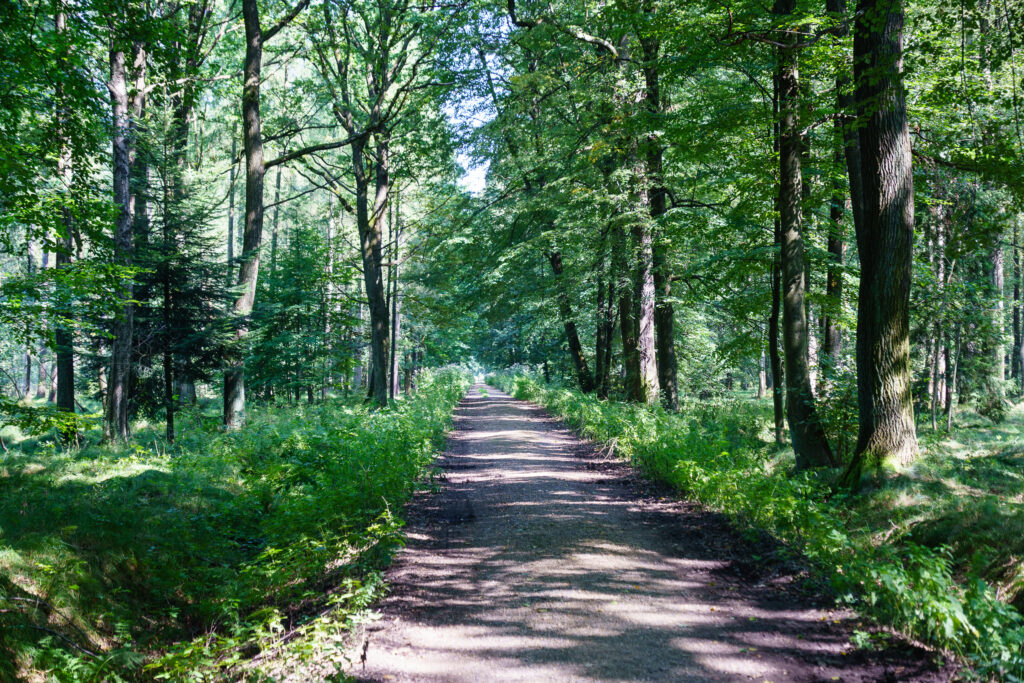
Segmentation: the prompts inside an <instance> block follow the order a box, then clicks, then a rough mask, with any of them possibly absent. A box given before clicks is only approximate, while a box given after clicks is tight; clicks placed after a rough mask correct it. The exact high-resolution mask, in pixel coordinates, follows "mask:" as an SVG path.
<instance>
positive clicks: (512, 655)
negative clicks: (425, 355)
mask: <svg viewBox="0 0 1024 683" xmlns="http://www.w3.org/2000/svg"><path fill="white" fill-rule="evenodd" d="M481 388H482V387H480V386H476V387H473V389H472V390H471V391H470V393H469V395H468V396H467V397H466V399H465V400H464V401H463V402H462V403H461V405H460V406H459V408H458V410H457V412H456V422H455V431H454V432H453V433H452V435H451V437H450V442H449V448H448V452H447V453H446V455H445V456H444V458H443V459H442V460H441V462H440V466H441V468H442V469H443V471H444V480H443V481H442V482H441V490H440V491H439V492H438V493H436V494H424V495H422V496H420V497H419V498H418V499H417V500H416V501H415V502H414V503H413V505H412V506H411V508H410V518H409V527H408V546H407V547H406V548H405V549H404V550H403V551H402V552H401V553H399V555H398V557H397V558H396V561H395V565H394V566H393V567H392V569H391V571H390V572H389V582H390V583H391V593H390V595H389V596H388V597H387V598H386V599H385V600H384V601H383V603H382V605H381V606H380V609H381V613H382V618H381V620H380V621H378V622H374V623H372V624H370V625H369V626H368V627H367V628H366V630H365V632H364V633H362V634H361V635H360V638H359V640H358V641H357V649H356V652H355V655H354V656H353V660H354V661H355V662H356V663H355V666H354V668H353V670H352V671H351V672H350V673H351V674H352V675H355V676H356V677H357V679H358V680H362V681H634V680H637V681H704V680H708V681H720V680H748V679H753V680H756V681H775V682H779V681H833V680H841V681H884V680H913V681H919V680H928V681H939V680H947V679H948V678H949V676H950V674H949V671H948V670H936V668H935V665H934V664H932V661H931V660H932V658H931V657H929V656H928V655H927V654H926V653H922V652H920V651H918V650H914V649H913V648H910V647H908V646H905V645H901V646H894V647H892V648H890V649H889V650H887V651H884V652H864V651H854V650H852V649H851V647H850V644H849V637H850V634H851V632H852V631H853V629H854V628H856V622H855V620H854V619H853V618H852V617H851V615H849V614H846V613H843V612H839V611H833V610H829V609H827V608H824V607H822V604H823V603H822V602H821V601H820V600H816V599H815V598H814V597H813V596H808V595H806V594H804V593H802V592H801V591H800V589H799V585H800V582H799V581H796V580H794V577H793V574H794V573H795V572H796V571H797V570H796V569H794V568H793V567H788V566H786V565H785V563H783V562H781V561H779V560H777V559H775V560H773V561H772V562H768V564H769V565H772V564H773V563H774V569H772V568H770V567H769V568H768V569H764V568H763V565H764V563H763V562H761V561H760V560H761V557H760V555H759V553H765V554H767V555H771V556H773V557H774V554H773V553H772V548H771V547H770V546H771V544H770V542H768V541H766V540H762V541H759V542H750V541H743V540H741V539H740V537H738V536H737V535H736V534H735V533H734V532H733V531H731V530H730V528H729V527H728V525H727V524H726V523H725V522H723V521H722V519H721V518H720V517H719V516H717V515H714V514H711V513H707V512H704V511H701V510H700V509H699V508H697V507H695V506H693V505H690V504H686V503H679V502H676V501H672V500H666V499H664V498H659V497H658V496H657V494H656V493H655V494H652V489H651V487H649V486H647V487H645V486H644V485H643V483H642V482H640V481H639V480H638V479H637V478H636V477H635V476H634V475H633V474H631V472H630V470H629V469H628V468H627V467H625V466H623V465H621V464H617V463H613V462H608V461H607V460H606V459H603V458H602V457H601V456H599V455H598V454H596V453H595V452H594V448H593V446H592V445H588V444H586V443H585V442H583V441H581V440H580V439H579V438H577V437H576V436H575V435H574V434H573V433H572V432H571V431H569V430H568V429H566V428H565V426H564V425H563V424H561V423H560V422H558V421H557V420H555V419H553V418H552V417H551V416H549V415H548V414H547V413H546V412H545V411H543V410H542V409H540V408H538V407H536V406H534V405H531V404H529V403H526V402H523V401H518V400H515V399H513V398H511V397H509V396H508V395H507V394H504V393H502V392H500V391H498V390H497V389H494V388H491V387H486V388H485V391H486V392H487V395H486V396H484V395H482V394H481V392H480V389H481ZM362 657H365V662H364V663H362V664H360V659H361V658H362Z"/></svg>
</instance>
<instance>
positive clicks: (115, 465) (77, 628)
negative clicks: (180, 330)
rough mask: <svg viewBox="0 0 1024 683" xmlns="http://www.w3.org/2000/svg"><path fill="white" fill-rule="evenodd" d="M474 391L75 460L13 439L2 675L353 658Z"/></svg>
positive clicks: (261, 416)
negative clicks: (461, 403)
mask: <svg viewBox="0 0 1024 683" xmlns="http://www.w3.org/2000/svg"><path fill="white" fill-rule="evenodd" d="M467 386H468V383H467V381H466V379H465V378H464V377H463V376H462V375H461V374H460V373H458V372H455V371H446V372H443V373H440V374H439V375H438V376H437V377H435V378H434V379H433V380H432V381H430V382H428V383H427V384H426V385H425V386H424V388H422V389H421V391H420V392H419V393H418V394H417V395H416V396H415V397H414V398H412V399H410V400H407V401H405V402H403V403H402V404H400V405H399V406H398V407H396V408H394V409H392V410H389V411H383V412H376V413H374V412H369V411H368V410H367V409H365V408H364V407H362V406H353V405H346V404H345V403H344V402H327V403H324V404H321V405H315V406H299V407H291V406H288V407H280V408H274V407H262V408H259V409H257V410H254V411H253V412H252V413H250V416H249V419H248V423H247V425H246V427H245V428H244V429H243V430H240V431H238V432H235V433H225V432H223V431H222V430H221V429H220V427H219V420H218V419H217V418H216V417H215V416H211V415H204V414H202V413H200V412H197V411H185V412H183V413H182V415H181V418H180V422H179V425H180V435H181V436H180V438H179V440H178V442H177V443H176V444H175V445H174V446H173V447H169V446H168V445H167V444H166V443H165V442H164V441H163V440H162V439H161V438H159V437H158V436H157V434H158V433H159V432H160V430H159V427H160V425H153V426H151V427H150V426H146V425H140V429H139V430H137V432H136V436H135V438H134V439H133V441H132V442H130V443H128V444H126V445H122V446H119V447H110V446H101V445H97V444H95V443H92V442H94V441H95V438H94V435H88V437H89V438H87V439H86V441H87V442H90V443H89V445H87V446H85V447H83V448H80V449H72V450H67V451H65V450H63V449H62V448H61V447H60V446H59V445H58V442H57V441H56V440H54V439H20V440H19V436H18V435H17V434H15V433H11V432H12V431H13V430H11V429H7V430H5V434H4V436H5V441H6V442H7V443H8V447H9V449H10V450H9V451H8V452H7V453H6V454H5V455H4V456H3V457H2V459H0V680H10V679H13V678H33V677H34V678H38V679H40V680H42V679H52V680H59V681H72V680H120V679H131V680H135V679H139V678H145V679H152V678H164V679H169V680H214V679H217V680H220V679H222V678H225V677H227V678H238V677H242V676H243V675H247V676H255V677H258V676H260V675H262V676H270V677H273V676H275V675H276V673H278V672H280V671H284V670H301V668H302V667H303V666H307V665H310V666H312V665H319V664H317V663H322V662H323V661H325V660H328V659H329V660H331V661H335V662H337V661H340V659H341V657H340V653H341V642H342V640H343V638H344V634H345V632H346V630H347V629H348V628H349V627H350V626H351V624H352V622H353V620H355V619H358V618H359V615H360V613H361V611H362V610H363V608H364V607H365V606H366V605H367V604H368V603H369V602H370V601H371V600H372V599H373V598H374V597H375V596H376V595H377V594H379V592H380V590H381V587H382V585H381V580H380V573H379V570H380V569H381V568H382V567H383V566H384V565H385V564H386V563H387V561H388V560H389V558H390V556H391V554H392V553H393V552H394V550H395V548H397V547H398V546H399V545H400V543H401V536H400V533H399V530H400V526H401V519H400V511H401V509H402V505H403V503H404V502H405V500H406V499H407V498H408V497H409V495H411V493H412V492H413V491H414V490H415V488H416V487H417V486H418V485H420V484H418V482H420V481H421V480H422V479H423V476H424V474H425V473H426V472H428V471H429V468H430V463H431V459H432V456H433V454H434V453H435V452H436V450H437V449H438V447H439V446H440V444H441V439H442V437H443V435H444V432H445V430H446V429H447V428H448V426H449V423H450V416H451V412H452V409H453V407H454V405H455V403H456V402H457V401H458V399H459V398H461V396H462V394H463V393H464V392H465V389H466V387H467Z"/></svg>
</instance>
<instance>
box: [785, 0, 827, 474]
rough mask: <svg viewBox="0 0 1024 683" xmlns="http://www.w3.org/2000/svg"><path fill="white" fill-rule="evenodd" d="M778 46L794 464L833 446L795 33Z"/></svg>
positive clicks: (817, 458)
mask: <svg viewBox="0 0 1024 683" xmlns="http://www.w3.org/2000/svg"><path fill="white" fill-rule="evenodd" d="M793 9H794V0H777V2H776V3H775V10H774V11H775V12H776V13H777V14H790V13H792V11H793ZM785 40H786V41H787V42H788V43H789V45H788V46H786V47H780V48H779V50H778V60H779V63H778V88H779V171H780V176H779V220H780V228H781V234H782V244H781V264H782V285H783V296H782V339H783V349H784V353H785V359H786V378H785V380H786V416H787V418H788V420H789V432H790V438H791V439H792V442H793V452H794V454H795V455H796V467H797V470H805V469H809V468H812V467H821V466H827V465H833V464H834V458H833V457H832V450H831V449H830V448H829V445H828V440H827V439H826V438H825V432H824V430H823V429H822V426H821V422H820V420H819V419H818V415H817V411H816V409H815V403H814V395H813V393H812V390H811V377H810V368H809V367H808V360H807V348H808V332H809V331H808V327H807V307H806V302H805V285H806V283H805V281H804V277H805V274H806V271H805V266H804V242H803V233H802V225H801V217H802V211H801V199H802V192H803V182H802V177H801V175H802V174H801V165H800V154H801V148H802V147H803V145H802V144H801V139H800V138H801V134H800V124H799V92H800V87H799V73H798V70H797V64H798V48H797V47H796V42H797V36H796V35H795V34H794V33H792V32H790V33H789V35H787V37H786V39H785Z"/></svg>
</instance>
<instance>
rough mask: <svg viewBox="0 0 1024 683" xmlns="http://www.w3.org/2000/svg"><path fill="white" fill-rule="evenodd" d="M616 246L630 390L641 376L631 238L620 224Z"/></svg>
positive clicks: (617, 273) (616, 234) (626, 383)
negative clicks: (634, 307) (634, 303)
mask: <svg viewBox="0 0 1024 683" xmlns="http://www.w3.org/2000/svg"><path fill="white" fill-rule="evenodd" d="M615 236H616V240H615V241H616V245H615V249H614V250H613V254H614V255H615V272H616V275H617V277H618V280H619V281H618V284H617V286H616V289H617V290H618V293H619V331H620V333H621V336H622V367H623V369H624V370H625V385H626V387H627V392H628V390H629V389H628V388H629V387H631V386H633V385H634V384H637V383H638V382H639V380H638V379H637V378H638V377H639V375H640V363H639V359H638V356H637V329H636V319H635V318H634V316H633V282H632V279H633V278H632V277H631V274H632V268H631V260H632V259H630V258H629V254H630V252H629V247H628V244H629V237H628V235H627V234H626V229H625V226H623V225H622V224H621V222H619V224H618V225H617V226H616V228H615Z"/></svg>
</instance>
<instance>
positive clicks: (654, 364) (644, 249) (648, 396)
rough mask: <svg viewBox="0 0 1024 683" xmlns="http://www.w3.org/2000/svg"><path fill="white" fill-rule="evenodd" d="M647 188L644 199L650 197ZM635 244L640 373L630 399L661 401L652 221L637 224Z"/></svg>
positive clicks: (635, 305) (637, 375)
mask: <svg viewBox="0 0 1024 683" xmlns="http://www.w3.org/2000/svg"><path fill="white" fill-rule="evenodd" d="M648 199H649V198H648V196H647V193H646V191H644V192H642V193H641V194H640V201H641V203H646V202H647V201H648ZM631 232H632V235H633V248H634V253H635V254H636V276H635V277H636V279H635V284H634V287H635V288H636V290H635V293H634V295H633V309H634V315H635V317H636V322H635V325H636V357H637V374H636V376H635V377H634V382H633V384H632V385H630V387H629V399H630V400H631V401H635V402H637V403H646V404H648V405H654V404H656V403H658V399H659V396H660V394H661V389H660V386H659V381H658V356H657V348H656V342H655V333H654V328H655V316H654V308H655V288H654V235H653V233H652V230H651V225H650V222H649V221H647V220H643V219H641V220H639V221H637V222H636V223H634V224H633V227H632V230H631Z"/></svg>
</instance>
